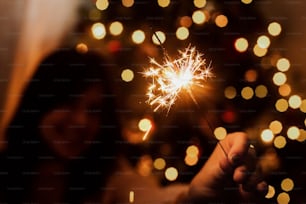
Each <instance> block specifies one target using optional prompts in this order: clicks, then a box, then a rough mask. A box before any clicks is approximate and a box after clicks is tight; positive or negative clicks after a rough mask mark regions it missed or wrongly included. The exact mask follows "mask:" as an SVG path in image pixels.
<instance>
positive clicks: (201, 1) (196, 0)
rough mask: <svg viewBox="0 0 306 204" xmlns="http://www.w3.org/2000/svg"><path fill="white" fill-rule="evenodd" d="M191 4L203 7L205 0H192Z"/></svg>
mask: <svg viewBox="0 0 306 204" xmlns="http://www.w3.org/2000/svg"><path fill="white" fill-rule="evenodd" d="M193 4H194V6H195V7H197V8H203V7H204V6H205V5H206V0H194V1H193Z"/></svg>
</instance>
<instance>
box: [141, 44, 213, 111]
mask: <svg viewBox="0 0 306 204" xmlns="http://www.w3.org/2000/svg"><path fill="white" fill-rule="evenodd" d="M163 50H164V49H163ZM179 54H180V56H179V58H178V59H175V60H171V58H170V57H169V56H168V54H167V53H166V52H165V50H164V61H163V63H162V64H159V63H158V62H157V61H156V60H155V59H153V58H151V59H150V63H151V65H152V66H151V67H150V68H149V69H148V70H146V71H145V72H144V76H145V77H146V78H150V79H151V84H150V86H149V88H148V91H147V94H146V95H147V96H148V100H147V103H148V104H150V105H151V106H152V107H154V112H155V111H157V110H158V109H160V108H163V109H167V112H169V111H170V109H171V107H172V106H173V105H174V104H175V102H176V101H177V99H178V98H179V97H180V93H182V92H184V91H185V92H186V93H188V94H189V96H190V97H191V99H192V100H193V101H194V102H195V103H196V104H197V101H196V98H195V96H194V93H193V92H192V90H193V89H194V88H195V87H204V85H203V83H204V82H205V81H206V80H207V78H209V77H211V76H212V74H211V72H210V70H211V66H210V65H208V66H207V64H206V60H205V59H204V58H203V54H201V53H200V52H198V51H197V50H196V48H195V47H191V46H190V45H189V46H188V47H187V48H186V49H185V50H184V51H181V50H179Z"/></svg>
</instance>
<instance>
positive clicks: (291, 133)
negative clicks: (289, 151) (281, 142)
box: [287, 126, 300, 140]
mask: <svg viewBox="0 0 306 204" xmlns="http://www.w3.org/2000/svg"><path fill="white" fill-rule="evenodd" d="M287 136H288V138H289V139H291V140H296V139H297V138H299V136H300V130H299V128H298V127H296V126H291V127H289V128H288V130H287Z"/></svg>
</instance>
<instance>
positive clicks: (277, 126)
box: [269, 120, 283, 134]
mask: <svg viewBox="0 0 306 204" xmlns="http://www.w3.org/2000/svg"><path fill="white" fill-rule="evenodd" d="M269 129H270V130H271V131H272V132H273V133H274V134H279V133H281V131H282V129H283V125H282V123H281V122H279V121H278V120H274V121H272V122H271V123H270V125H269Z"/></svg>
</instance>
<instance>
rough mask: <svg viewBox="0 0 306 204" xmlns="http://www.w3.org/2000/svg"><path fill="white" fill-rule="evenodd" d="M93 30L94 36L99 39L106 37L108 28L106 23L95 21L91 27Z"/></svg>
mask: <svg viewBox="0 0 306 204" xmlns="http://www.w3.org/2000/svg"><path fill="white" fill-rule="evenodd" d="M91 32H92V35H93V37H94V38H96V39H97V40H101V39H103V38H104V37H105V35H106V29H105V26H104V24H102V23H95V24H93V25H92V27H91Z"/></svg>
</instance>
